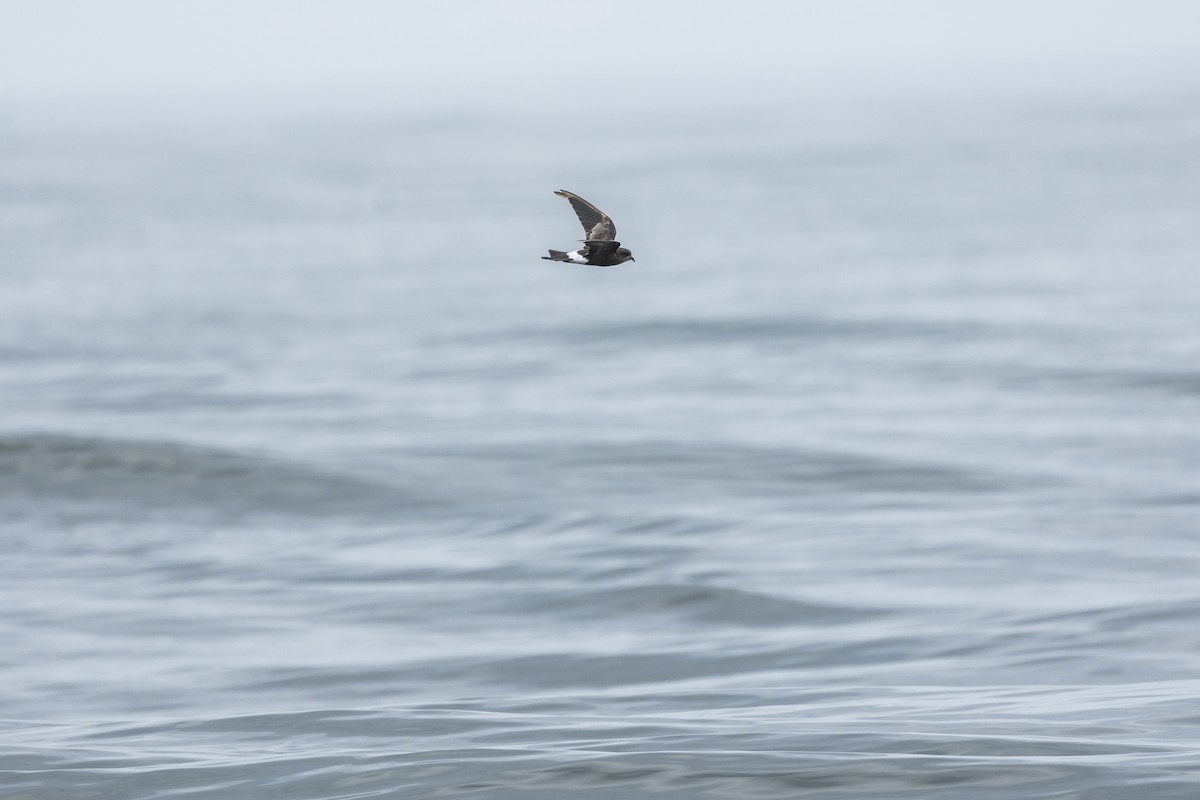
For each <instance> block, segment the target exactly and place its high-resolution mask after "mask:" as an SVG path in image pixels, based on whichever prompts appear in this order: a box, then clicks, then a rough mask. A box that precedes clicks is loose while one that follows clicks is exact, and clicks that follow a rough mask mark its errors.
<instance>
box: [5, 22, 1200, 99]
mask: <svg viewBox="0 0 1200 800" xmlns="http://www.w3.org/2000/svg"><path fill="white" fill-rule="evenodd" d="M975 67H981V68H987V69H989V70H991V71H992V74H995V75H1005V74H1008V75H1011V76H1012V77H1013V78H1014V80H1027V81H1033V82H1036V81H1038V80H1043V79H1045V80H1053V79H1054V78H1055V76H1056V75H1058V74H1059V71H1060V70H1062V71H1065V72H1066V73H1070V72H1072V71H1074V72H1075V73H1077V74H1086V73H1088V72H1089V71H1090V70H1099V71H1101V72H1104V73H1105V75H1108V76H1111V78H1109V77H1106V78H1104V79H1105V80H1108V79H1120V78H1121V76H1122V75H1124V74H1126V73H1130V74H1133V73H1141V72H1144V71H1146V70H1155V69H1157V70H1160V71H1161V72H1162V73H1163V74H1167V75H1171V74H1175V75H1177V76H1179V77H1182V78H1184V79H1190V80H1192V81H1193V82H1194V81H1195V80H1196V77H1197V76H1196V75H1194V74H1193V75H1191V76H1190V77H1189V76H1188V74H1187V73H1189V72H1192V73H1197V72H1200V2H1195V1H1194V0H1127V1H1126V2H1114V1H1113V0H1004V1H1003V2H994V1H992V0H975V1H972V0H837V2H833V1H832V0H822V1H821V2H803V1H800V2H798V1H796V0H760V1H757V2H756V0H740V1H739V2H705V1H704V0H610V1H609V2H605V3H599V4H584V3H579V2H572V1H571V0H510V1H509V2H503V1H501V0H496V2H483V1H482V0H440V1H439V2H420V1H414V0H397V1H396V2H387V1H385V0H329V1H328V2H315V1H314V0H105V1H104V2H86V0H0V97H3V96H7V97H9V98H12V97H14V96H26V97H29V96H35V97H36V96H39V95H48V94H62V93H70V94H107V93H112V92H139V91H146V90H166V91H170V92H177V91H180V90H190V89H202V90H209V91H228V90H232V89H247V90H253V91H258V90H263V89H266V90H283V91H309V90H322V91H323V90H329V89H334V90H341V89H349V90H353V89H356V88H361V87H364V86H372V85H398V86H414V87H474V88H475V89H476V90H478V91H479V92H481V93H484V94H486V90H487V89H488V87H508V88H510V89H511V88H512V87H520V86H521V85H523V84H530V85H548V84H556V85H569V86H570V87H572V88H573V89H574V90H575V92H576V95H575V99H576V100H577V101H581V102H585V103H586V102H587V101H589V100H590V101H592V102H595V103H609V102H613V101H616V100H618V99H619V98H617V97H614V93H615V92H616V91H618V90H620V89H622V88H623V87H624V88H630V87H633V88H637V87H641V88H642V89H645V88H646V87H647V86H651V87H658V90H660V91H680V92H691V93H693V94H694V95H697V96H702V95H703V92H704V91H705V88H704V85H703V83H704V81H705V80H715V81H716V82H717V84H718V86H719V85H720V81H721V77H722V76H728V75H735V74H736V75H746V74H755V75H759V76H762V81H761V82H760V83H758V84H756V85H757V86H758V88H759V89H760V90H761V91H763V92H769V91H770V90H771V88H772V87H771V85H770V83H771V80H772V78H771V76H775V77H776V78H777V79H779V80H793V79H797V77H798V76H799V77H800V78H802V79H803V80H805V81H806V82H808V83H812V84H821V83H823V82H836V81H838V80H841V79H843V78H845V77H846V76H851V77H852V76H855V75H862V74H877V75H882V76H893V77H894V76H896V75H905V74H913V75H918V74H920V75H921V76H922V77H921V80H928V79H929V76H941V77H943V78H945V79H947V80H951V79H953V78H955V76H956V75H957V76H960V73H961V71H962V70H964V69H972V68H975ZM698 84H699V85H698Z"/></svg>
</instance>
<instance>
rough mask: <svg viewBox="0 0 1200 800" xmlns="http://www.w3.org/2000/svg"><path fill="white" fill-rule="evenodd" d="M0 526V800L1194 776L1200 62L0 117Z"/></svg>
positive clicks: (1086, 799) (1182, 792)
mask: <svg viewBox="0 0 1200 800" xmlns="http://www.w3.org/2000/svg"><path fill="white" fill-rule="evenodd" d="M585 153H586V154H587V156H588V157H587V158H583V157H581V156H582V155H583V154H585ZM559 188H568V189H571V190H573V191H575V192H578V193H579V194H581V195H583V196H584V197H587V198H589V199H591V200H593V201H594V202H596V203H597V204H598V205H600V206H601V207H602V208H604V209H605V210H606V211H608V212H609V213H610V214H611V215H612V216H613V217H614V219H615V220H616V224H617V227H618V230H619V233H620V238H621V240H622V241H623V242H624V243H625V244H626V245H627V246H629V247H630V248H632V250H633V252H634V254H635V256H636V257H637V262H636V263H630V264H625V265H622V266H620V267H616V268H611V269H594V268H582V267H577V266H570V265H563V264H555V263H551V262H547V261H542V260H540V258H539V256H541V255H543V254H544V252H545V249H546V248H550V247H554V248H564V247H566V246H569V245H571V244H572V243H573V242H574V241H575V240H576V239H578V238H579V236H580V231H579V230H578V226H577V224H576V221H575V219H574V216H573V215H572V214H571V211H570V209H569V207H568V206H567V204H566V203H564V202H563V201H562V200H560V199H559V198H556V197H554V195H553V194H552V193H551V192H552V190H554V189H559ZM0 551H2V552H3V557H2V558H0V797H3V798H6V800H7V799H8V798H22V800H26V799H28V800H51V799H57V798H64V799H65V798H71V800H76V799H77V798H121V800H151V799H152V798H156V799H157V798H168V797H172V798H174V797H187V798H196V799H197V800H200V799H201V798H213V799H216V798H240V799H242V800H257V799H259V798H264V799H265V798H289V800H301V799H305V798H311V799H312V800H334V799H335V798H336V799H338V800H348V799H349V798H409V797H413V798H417V797H421V798H425V797H472V798H476V797H477V798H530V797H546V798H562V797H571V798H632V797H651V796H653V797H664V798H666V797H670V798H701V797H705V798H796V797H804V798H830V799H833V798H855V799H865V798H878V799H879V800H884V799H885V798H887V799H889V800H890V799H892V798H920V799H921V800H992V799H995V800H999V799H1001V798H1003V799H1005V800H1007V799H1008V798H1023V799H1024V800H1029V799H1030V798H1056V799H1064V800H1065V799H1067V798H1070V800H1147V799H1148V798H1153V799H1155V800H1161V799H1163V798H1179V799H1180V800H1184V799H1187V800H1191V798H1195V797H1197V796H1200V699H1198V698H1200V624H1198V621H1200V94H1196V93H1191V94H1189V93H1176V94H1169V93H1162V94H1154V93H1148V94H1145V95H1138V96H1128V97H1126V96H1101V95H1097V96H1095V97H1091V98H1075V99H1074V100H1072V101H1070V102H1057V101H1051V100H1049V99H1045V98H1043V99H1041V100H1038V99H1034V98H1025V99H1022V98H1019V97H1012V98H1008V99H995V100H993V101H988V102H983V101H976V102H966V101H963V102H956V103H948V102H947V103H937V102H929V101H925V102H916V101H914V103H911V104H908V103H904V102H900V101H899V100H897V101H895V102H892V103H887V104H881V105H879V106H878V107H871V108H869V109H868V108H864V107H857V108H855V109H847V108H845V107H841V106H838V105H837V104H836V103H834V102H832V101H829V100H827V101H822V102H814V103H812V104H811V105H810V106H805V107H798V108H792V109H791V110H790V111H787V112H785V111H782V110H777V111H775V112H766V111H764V112H762V113H759V114H741V115H732V114H721V113H718V112H717V111H716V110H713V111H711V112H709V113H706V114H703V115H691V116H686V115H685V116H680V115H676V114H667V113H663V114H660V115H655V114H653V113H641V114H638V115H634V116H631V117H629V118H621V119H614V120H611V121H609V122H606V123H603V124H596V123H595V122H594V121H589V120H587V119H580V118H577V117H575V116H572V115H559V116H553V115H543V116H534V117H521V116H519V115H512V116H504V115H501V114H499V113H493V112H486V113H485V112H480V113H478V114H461V115H437V114H424V115H422V114H420V113H417V112H412V113H407V112H404V111H403V110H390V111H387V110H378V111H374V112H368V111H361V112H358V113H354V112H351V111H349V110H345V109H343V110H342V111H340V112H339V113H337V114H321V113H318V111H312V112H309V113H300V112H296V113H293V114H290V115H289V114H283V113H279V112H278V111H274V112H271V113H266V112H264V113H262V114H260V115H256V114H254V113H252V112H243V113H241V114H240V115H238V114H233V115H229V116H228V117H224V118H215V119H205V118H203V116H202V115H196V116H195V117H191V118H188V119H186V120H180V119H176V120H174V121H171V120H169V119H167V120H154V119H151V120H149V121H147V120H117V121H115V122H111V121H110V122H109V123H108V124H104V125H98V124H89V122H88V120H87V119H77V120H74V121H72V118H71V117H70V115H69V114H68V115H63V116H61V117H54V118H51V117H46V118H41V117H26V116H22V115H20V114H11V115H9V116H7V117H2V118H0Z"/></svg>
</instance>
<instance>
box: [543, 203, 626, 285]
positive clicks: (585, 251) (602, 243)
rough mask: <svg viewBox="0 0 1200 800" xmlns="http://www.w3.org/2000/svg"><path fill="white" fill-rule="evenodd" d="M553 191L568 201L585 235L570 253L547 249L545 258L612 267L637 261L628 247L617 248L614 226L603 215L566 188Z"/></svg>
mask: <svg viewBox="0 0 1200 800" xmlns="http://www.w3.org/2000/svg"><path fill="white" fill-rule="evenodd" d="M555 194H556V195H558V196H559V197H565V198H566V199H567V200H568V201H570V203H571V208H573V209H575V215H576V216H577V217H579V222H580V224H581V225H583V232H584V236H585V237H586V238H584V240H583V247H581V248H579V249H578V250H576V251H574V252H571V253H568V252H566V251H563V250H550V251H549V252H550V255H548V256H542V258H544V259H545V260H547V261H566V262H569V263H571V264H588V265H590V266H593V267H612V266H616V265H617V264H624V263H625V262H626V261H636V260H637V259H635V258H634V257H633V253H631V252H630V251H629V248H628V247H621V243H620V242H618V241H617V226H616V225H615V224H614V223H613V221H612V219H611V218H610V217H609V216H608V215H607V214H605V213H604V212H603V211H601V210H600V209H598V208H596V207H595V206H594V205H592V204H591V203H589V202H588V201H587V200H584V199H583V198H582V197H580V196H579V195H577V194H575V193H573V192H568V191H567V190H566V189H560V190H559V191H557V192H555Z"/></svg>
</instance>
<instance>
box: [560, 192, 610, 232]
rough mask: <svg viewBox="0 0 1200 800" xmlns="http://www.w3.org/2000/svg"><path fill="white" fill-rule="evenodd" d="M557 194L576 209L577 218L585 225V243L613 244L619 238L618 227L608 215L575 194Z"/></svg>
mask: <svg viewBox="0 0 1200 800" xmlns="http://www.w3.org/2000/svg"><path fill="white" fill-rule="evenodd" d="M555 194H556V195H558V196H559V197H565V198H567V200H568V201H569V202H570V203H571V208H573V209H575V216H577V217H579V222H580V224H581V225H583V233H584V241H589V242H611V241H612V240H614V239H616V238H617V226H616V225H614V224H613V221H612V219H610V218H609V216H608V214H605V213H604V212H603V211H601V210H600V209H598V208H596V207H595V206H594V205H592V204H591V203H589V202H588V201H587V200H584V199H583V198H582V197H580V196H579V195H577V194H575V193H574V192H568V191H567V190H566V189H559V190H558V191H557V192H555Z"/></svg>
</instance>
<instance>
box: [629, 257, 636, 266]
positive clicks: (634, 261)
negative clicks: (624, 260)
mask: <svg viewBox="0 0 1200 800" xmlns="http://www.w3.org/2000/svg"><path fill="white" fill-rule="evenodd" d="M629 260H630V261H632V262H633V263H635V264H636V263H637V259H636V258H634V257H633V256H630V257H629Z"/></svg>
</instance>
